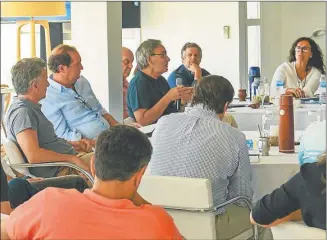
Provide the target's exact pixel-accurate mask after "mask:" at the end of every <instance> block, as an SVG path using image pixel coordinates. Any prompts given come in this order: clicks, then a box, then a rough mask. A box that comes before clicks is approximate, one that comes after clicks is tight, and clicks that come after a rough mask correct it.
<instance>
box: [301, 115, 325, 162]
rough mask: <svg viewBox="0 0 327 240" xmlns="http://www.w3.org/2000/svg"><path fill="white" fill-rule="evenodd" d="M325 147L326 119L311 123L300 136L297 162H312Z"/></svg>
mask: <svg viewBox="0 0 327 240" xmlns="http://www.w3.org/2000/svg"><path fill="white" fill-rule="evenodd" d="M325 149H326V120H324V121H320V122H313V123H311V124H310V125H309V126H308V127H307V128H306V129H305V131H304V133H303V136H302V137H301V144H300V151H299V153H298V158H299V163H300V165H303V164H305V163H313V162H316V161H317V156H318V155H320V154H321V153H323V152H324V151H325Z"/></svg>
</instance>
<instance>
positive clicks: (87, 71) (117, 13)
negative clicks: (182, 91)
mask: <svg viewBox="0 0 327 240" xmlns="http://www.w3.org/2000/svg"><path fill="white" fill-rule="evenodd" d="M71 11H72V13H71V19H72V21H71V22H72V23H71V31H72V32H71V34H72V41H71V42H72V44H73V45H74V46H75V47H76V48H77V50H78V51H79V53H80V55H81V58H82V64H83V66H84V70H83V71H82V75H84V76H85V77H86V78H87V79H88V80H89V82H90V83H91V86H92V89H93V91H94V93H95V95H96V96H97V98H98V99H99V101H100V102H101V104H102V105H103V107H104V108H105V109H106V110H107V111H109V113H110V114H112V115H113V116H114V118H115V119H116V120H117V121H122V116H123V96H122V87H123V86H122V85H123V84H122V69H121V46H122V42H121V36H122V31H121V22H122V21H121V19H122V16H121V15H122V14H121V2H72V5H71Z"/></svg>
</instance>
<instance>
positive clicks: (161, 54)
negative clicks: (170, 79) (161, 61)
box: [150, 53, 168, 58]
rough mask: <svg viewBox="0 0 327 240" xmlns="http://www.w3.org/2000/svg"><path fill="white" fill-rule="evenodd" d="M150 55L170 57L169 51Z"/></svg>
mask: <svg viewBox="0 0 327 240" xmlns="http://www.w3.org/2000/svg"><path fill="white" fill-rule="evenodd" d="M150 56H161V58H166V57H168V55H167V53H152V54H151V55H150Z"/></svg>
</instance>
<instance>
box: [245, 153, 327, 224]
mask: <svg viewBox="0 0 327 240" xmlns="http://www.w3.org/2000/svg"><path fill="white" fill-rule="evenodd" d="M317 159H318V162H314V163H306V164H304V165H302V166H301V170H300V172H298V173H297V174H296V175H295V176H293V177H292V178H291V179H290V180H288V181H287V182H286V183H285V184H283V185H282V186H281V187H280V188H277V189H276V190H274V191H273V192H272V193H271V194H268V195H266V196H264V197H263V198H262V199H261V200H259V201H258V202H257V204H256V205H255V206H254V208H253V209H252V213H251V215H250V221H251V223H252V224H260V225H261V226H263V227H268V228H269V227H273V226H276V225H278V224H280V223H283V222H287V221H302V220H303V221H304V223H305V224H306V225H307V226H309V227H316V228H320V229H326V152H324V153H323V154H321V155H319V156H318V157H317Z"/></svg>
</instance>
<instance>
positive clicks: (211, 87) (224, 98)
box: [191, 75, 234, 114]
mask: <svg viewBox="0 0 327 240" xmlns="http://www.w3.org/2000/svg"><path fill="white" fill-rule="evenodd" d="M233 97H234V88H233V86H232V84H231V83H230V82H229V81H228V80H227V79H226V78H224V77H222V76H217V75H209V76H206V77H203V78H202V79H201V80H200V81H199V83H198V84H197V85H196V87H195V94H194V96H193V99H192V103H191V106H194V105H196V104H203V106H204V108H207V109H209V110H212V111H214V112H215V113H217V114H220V113H223V112H224V107H225V104H226V103H231V102H232V101H233Z"/></svg>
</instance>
